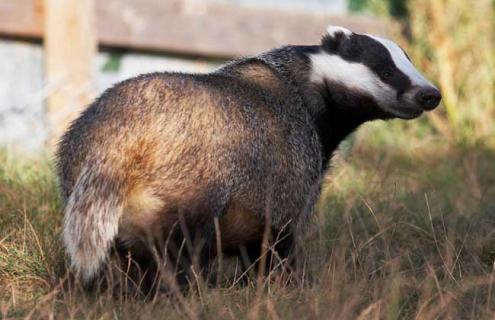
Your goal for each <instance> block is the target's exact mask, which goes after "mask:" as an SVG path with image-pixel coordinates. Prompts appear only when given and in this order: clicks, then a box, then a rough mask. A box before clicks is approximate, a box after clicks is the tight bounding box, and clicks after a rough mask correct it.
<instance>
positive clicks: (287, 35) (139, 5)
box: [0, 0, 385, 141]
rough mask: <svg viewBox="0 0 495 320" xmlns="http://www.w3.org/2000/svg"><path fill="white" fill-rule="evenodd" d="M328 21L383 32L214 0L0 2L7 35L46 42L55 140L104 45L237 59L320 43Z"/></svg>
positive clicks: (0, 23)
mask: <svg viewBox="0 0 495 320" xmlns="http://www.w3.org/2000/svg"><path fill="white" fill-rule="evenodd" d="M328 24H337V25H344V26H347V27H349V28H352V29H353V30H356V31H367V32H374V33H379V34H383V33H385V25H384V24H383V23H380V22H378V21H377V20H374V19H371V18H366V17H353V16H336V15H331V14H326V13H314V12H313V13H312V12H305V11H304V12H303V11H300V10H299V11H291V10H281V9H274V8H273V9H270V8H266V7H259V6H258V7H256V6H252V7H249V6H246V7H242V6H240V5H235V4H228V3H220V2H214V1H208V0H203V1H201V0H0V37H2V36H5V37H9V38H12V37H14V38H16V37H20V38H30V39H38V40H42V41H43V44H44V48H45V51H44V53H45V78H46V80H47V83H49V84H56V88H57V89H56V90H55V91H53V93H52V94H51V95H50V97H49V98H48V101H47V110H48V120H49V123H51V125H52V126H51V128H52V137H54V139H52V141H54V140H55V139H57V138H58V136H59V135H60V133H61V132H62V131H63V130H64V129H65V127H66V123H68V121H69V120H70V119H71V117H73V113H70V112H68V113H67V116H66V117H62V118H60V117H57V118H56V119H55V118H53V119H51V116H50V115H51V114H60V111H61V110H64V109H69V110H70V109H71V108H76V107H77V106H82V105H85V104H87V103H88V102H89V99H90V98H91V97H92V89H91V86H90V85H89V84H91V83H93V81H92V78H93V75H92V73H91V72H92V70H93V61H94V58H95V55H96V52H97V46H98V45H102V46H108V47H122V48H130V49H138V50H152V51H161V52H168V53H178V54H188V55H197V56H207V57H235V56H240V55H248V54H253V53H258V52H261V51H264V50H267V49H270V48H273V47H277V46H280V45H283V44H315V43H317V42H318V41H319V39H320V37H321V35H322V33H323V32H324V30H325V28H326V26H327V25H328Z"/></svg>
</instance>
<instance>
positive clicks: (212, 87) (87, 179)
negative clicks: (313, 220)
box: [58, 68, 291, 279]
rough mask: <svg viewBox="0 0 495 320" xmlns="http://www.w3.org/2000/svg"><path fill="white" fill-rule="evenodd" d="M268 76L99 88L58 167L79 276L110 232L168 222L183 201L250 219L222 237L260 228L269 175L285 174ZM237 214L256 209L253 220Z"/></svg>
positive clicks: (156, 80) (87, 272)
mask: <svg viewBox="0 0 495 320" xmlns="http://www.w3.org/2000/svg"><path fill="white" fill-rule="evenodd" d="M253 70H254V72H256V71H259V70H256V68H255V69H253V68H249V69H248V76H249V75H251V73H252V72H253ZM267 75H268V76H269V73H266V72H265V77H264V78H263V77H261V78H259V77H258V78H256V77H255V79H261V81H263V82H264V83H257V81H254V82H250V81H246V80H245V79H242V77H239V76H236V77H231V76H229V75H228V74H227V75H226V74H222V73H219V74H208V75H184V74H169V73H157V74H150V75H145V76H140V77H137V78H134V79H131V80H128V81H124V82H122V83H120V84H118V85H116V86H115V87H113V88H111V89H109V90H107V91H106V92H105V93H104V94H103V95H102V96H101V97H100V98H99V99H98V100H96V101H95V103H93V104H92V105H91V106H90V107H89V108H88V109H87V110H86V111H84V112H83V113H82V115H81V116H80V117H79V118H78V119H77V120H75V121H74V123H73V124H72V125H71V127H70V128H69V130H68V131H67V133H66V134H65V135H64V137H63V138H62V140H61V143H60V147H59V151H58V160H59V161H58V168H59V180H60V185H61V189H62V195H63V197H64V199H65V204H66V209H65V222H64V238H65V242H66V246H67V248H68V251H69V254H70V256H71V258H72V259H71V261H72V262H73V264H74V266H75V267H76V269H77V270H78V271H79V272H81V273H82V275H83V277H85V278H87V279H89V278H91V277H92V276H93V275H94V273H95V272H97V270H98V268H99V265H100V264H101V262H102V261H103V260H104V259H105V256H106V254H107V253H108V250H109V246H110V245H111V243H112V241H113V240H114V239H115V237H116V236H117V235H118V234H120V235H121V236H122V238H123V239H124V240H125V241H129V242H132V241H134V240H135V239H134V238H135V237H139V236H142V235H143V233H146V232H148V231H149V230H148V229H149V227H150V226H157V225H159V226H160V228H162V227H163V225H164V224H167V223H169V224H173V223H174V222H176V218H177V210H182V209H181V208H187V210H189V211H190V212H196V213H197V212H201V213H202V215H203V216H207V215H208V214H217V212H216V211H224V212H227V211H229V210H230V211H231V209H229V208H233V207H238V208H243V209H242V210H241V211H242V215H241V214H240V215H239V217H247V218H248V220H250V221H247V220H245V221H247V222H246V223H242V222H241V221H238V223H239V225H241V226H245V225H249V226H252V227H250V228H248V229H249V230H243V229H242V228H241V229H240V231H238V232H232V233H231V235H230V236H229V235H227V237H226V238H227V239H234V240H232V241H231V242H233V243H237V242H239V241H240V240H242V239H240V240H239V239H237V238H239V237H240V238H242V235H241V236H239V232H241V233H242V232H245V233H246V234H249V237H252V234H253V233H256V232H258V231H257V230H258V229H260V224H258V223H257V222H256V221H258V220H260V217H261V216H262V215H263V206H264V203H265V200H266V199H265V193H266V190H267V188H269V187H270V185H269V184H270V183H273V179H269V178H268V177H270V176H271V175H272V171H273V170H274V169H275V170H277V171H280V172H279V173H280V174H285V173H286V172H285V171H288V170H289V168H288V165H290V164H289V162H290V158H291V155H290V153H291V150H289V149H288V147H287V145H286V142H287V141H286V136H287V132H288V130H290V125H288V124H287V123H284V121H286V119H285V118H286V116H282V115H281V114H280V108H282V107H283V106H281V105H280V101H282V99H280V96H277V94H276V93H275V92H274V90H273V89H274V88H276V89H277V90H281V88H282V86H283V84H278V83H276V81H273V79H271V78H269V77H268V78H267ZM267 80H269V81H271V82H270V84H271V87H269V88H268V89H267V88H264V87H263V85H265V86H266V84H267V83H266V81H267ZM274 165H275V166H276V168H274V167H273V166H274ZM241 211H240V212H241ZM245 212H255V213H256V214H254V213H253V216H255V218H254V222H253V219H251V217H249V215H246V214H245ZM165 216H166V218H164V217H165ZM196 219H197V220H198V221H201V219H202V218H201V217H200V216H198V217H197V218H196ZM239 219H240V218H239ZM243 219H244V218H243ZM231 220H232V219H231ZM233 221H236V220H235V219H233ZM260 221H261V220H260ZM119 226H120V232H119ZM160 228H158V229H160ZM232 229H233V230H234V229H235V228H232ZM253 230H256V231H253ZM157 232H163V230H157ZM226 232H227V231H226Z"/></svg>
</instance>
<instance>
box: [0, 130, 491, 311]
mask: <svg viewBox="0 0 495 320" xmlns="http://www.w3.org/2000/svg"><path fill="white" fill-rule="evenodd" d="M376 130H382V129H377V128H374V127H373V126H371V127H369V128H367V129H364V131H376ZM365 135H368V132H363V135H362V136H361V135H360V136H358V137H357V140H356V141H355V145H354V147H353V150H352V152H351V153H349V154H347V153H345V152H343V153H342V154H340V155H339V157H338V159H337V161H336V164H335V168H334V169H333V175H332V176H331V177H332V178H331V179H330V180H329V181H328V183H327V184H326V188H325V190H324V192H323V196H322V199H321V201H320V203H319V206H318V210H317V212H318V215H317V217H316V218H315V221H314V223H313V226H312V227H311V230H310V232H308V235H307V236H306V239H305V242H304V243H305V249H306V250H305V256H304V266H305V269H304V270H303V272H302V273H303V274H304V276H301V277H299V275H298V277H299V278H298V279H299V280H301V279H305V281H306V282H301V281H298V282H294V283H292V284H290V285H284V284H283V283H281V282H280V281H278V279H277V278H274V279H271V280H266V281H263V282H261V283H262V284H260V285H257V286H256V285H255V284H254V282H253V283H248V284H247V285H240V284H235V282H236V279H237V278H236V276H231V277H229V276H227V275H228V274H233V273H234V270H233V268H235V263H234V262H233V261H231V263H230V265H229V264H228V263H227V264H225V265H224V267H225V269H226V270H227V271H229V270H230V273H229V272H226V273H225V276H224V277H223V278H222V282H223V285H221V286H219V287H213V286H206V285H205V284H204V283H203V282H198V283H194V286H195V287H197V288H199V289H197V290H195V291H192V292H190V293H189V294H187V295H186V296H185V297H184V298H177V297H175V298H171V297H169V296H165V295H160V296H157V297H155V298H154V299H152V300H150V301H146V302H145V301H141V300H139V299H131V298H128V297H126V296H124V295H120V294H118V293H114V294H113V297H112V294H111V293H110V292H108V291H106V292H105V291H103V292H99V293H97V294H95V295H88V294H83V292H82V291H81V289H80V287H78V286H77V285H75V284H74V283H73V282H70V281H67V276H66V269H65V268H66V267H65V265H66V261H65V260H64V257H63V252H62V248H61V241H60V238H59V231H60V222H61V215H60V207H59V201H58V199H57V194H56V189H55V183H54V180H53V176H52V174H51V170H50V168H49V167H47V165H46V163H47V161H38V162H29V163H27V164H23V163H19V161H18V160H15V161H14V159H9V158H8V157H7V156H6V155H5V154H3V155H2V156H1V159H0V163H3V165H2V166H1V168H0V191H1V192H0V228H1V230H2V234H1V238H0V312H1V315H2V317H3V318H15V317H32V318H49V317H51V316H54V317H56V318H66V317H76V318H81V317H82V318H104V319H106V318H124V319H133V318H143V319H148V318H155V317H159V316H163V315H167V317H168V318H172V319H173V318H183V317H186V318H193V319H194V318H198V319H199V318H214V319H237V318H241V319H242V318H251V319H257V318H273V319H287V318H306V319H312V318H321V319H356V318H359V319H382V318H390V319H394V318H418V319H436V318H450V319H460V318H462V319H490V317H491V316H492V315H493V312H495V288H494V284H495V270H494V261H495V214H494V213H493V212H494V210H495V207H494V206H493V199H495V152H494V151H493V150H490V149H484V148H479V147H477V148H466V149H463V148H461V147H459V146H457V147H455V148H454V147H451V146H445V145H443V144H442V143H441V141H429V142H427V143H423V144H420V143H419V142H418V144H416V145H415V147H414V148H413V149H410V150H407V152H405V151H404V149H402V148H400V147H394V146H392V145H387V147H386V148H385V147H384V148H380V147H379V146H378V145H377V146H373V147H370V146H369V144H368V143H364V141H368V140H369V139H364V138H362V137H363V136H365ZM441 145H443V147H441ZM446 159H448V160H447V161H446ZM229 266H230V267H229ZM229 268H230V269H229ZM308 279H309V280H308ZM260 288H261V289H260Z"/></svg>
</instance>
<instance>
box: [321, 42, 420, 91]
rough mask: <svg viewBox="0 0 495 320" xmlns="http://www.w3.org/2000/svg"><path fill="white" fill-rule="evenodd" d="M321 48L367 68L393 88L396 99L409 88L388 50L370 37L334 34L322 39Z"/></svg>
mask: <svg viewBox="0 0 495 320" xmlns="http://www.w3.org/2000/svg"><path fill="white" fill-rule="evenodd" d="M322 48H323V50H324V51H326V52H327V53H329V54H336V55H339V56H340V57H341V58H342V59H344V60H346V61H349V62H355V63H361V64H363V65H365V66H367V67H368V68H369V69H370V70H372V71H373V72H374V73H375V74H376V75H377V76H378V77H379V78H380V79H381V80H382V81H383V82H384V83H386V84H388V85H389V86H391V87H392V88H394V89H395V90H396V91H397V95H398V97H400V96H401V95H402V94H404V93H405V92H406V91H407V90H408V89H409V88H410V87H411V80H410V79H409V77H408V76H407V75H405V74H404V73H403V72H402V71H401V70H400V69H399V68H397V66H396V65H395V63H394V61H393V60H392V56H391V55H390V52H389V51H388V49H387V48H386V47H385V46H384V45H383V44H382V43H380V42H379V41H377V40H375V39H373V38H371V37H368V36H366V35H360V34H355V33H353V34H352V35H350V36H346V35H344V34H343V33H336V34H335V36H334V37H332V36H330V35H327V36H325V37H323V39H322Z"/></svg>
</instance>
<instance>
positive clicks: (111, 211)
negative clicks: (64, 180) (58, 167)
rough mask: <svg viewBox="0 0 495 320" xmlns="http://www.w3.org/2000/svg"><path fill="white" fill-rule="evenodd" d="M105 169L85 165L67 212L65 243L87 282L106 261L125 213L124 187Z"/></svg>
mask: <svg viewBox="0 0 495 320" xmlns="http://www.w3.org/2000/svg"><path fill="white" fill-rule="evenodd" d="M101 169H102V168H101V166H99V165H89V164H86V166H84V167H83V169H82V170H81V173H80V175H79V177H78V179H77V181H76V183H75V185H74V187H73V189H72V193H71V194H70V196H69V198H68V199H67V202H66V207H65V211H64V226H63V237H64V242H65V246H66V249H67V253H68V254H69V257H70V261H71V265H72V266H73V267H74V269H75V270H76V272H77V274H78V276H79V277H80V278H82V280H83V282H88V281H90V280H91V279H92V278H93V277H94V276H95V275H96V274H97V273H98V272H99V270H100V268H101V265H102V264H103V263H104V261H105V260H106V258H107V256H108V254H109V250H110V247H111V245H112V243H113V241H114V238H115V237H116V235H117V231H118V225H119V219H120V217H121V216H122V212H123V199H124V191H123V189H124V186H123V185H122V184H121V183H119V182H117V181H114V180H112V179H111V178H110V177H109V175H106V174H103V172H101Z"/></svg>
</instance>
